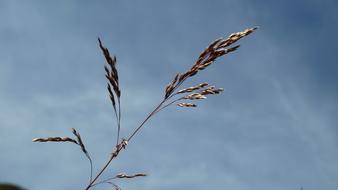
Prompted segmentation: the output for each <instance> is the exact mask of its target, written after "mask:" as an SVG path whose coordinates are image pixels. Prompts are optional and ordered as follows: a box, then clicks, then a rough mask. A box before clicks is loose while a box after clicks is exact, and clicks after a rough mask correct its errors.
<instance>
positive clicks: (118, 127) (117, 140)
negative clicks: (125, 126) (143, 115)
mask: <svg viewBox="0 0 338 190" xmlns="http://www.w3.org/2000/svg"><path fill="white" fill-rule="evenodd" d="M117 101H118V104H119V105H118V106H119V115H118V118H116V119H117V139H116V145H118V144H119V141H120V129H121V101H120V98H118V100H117ZM116 117H117V115H116Z"/></svg>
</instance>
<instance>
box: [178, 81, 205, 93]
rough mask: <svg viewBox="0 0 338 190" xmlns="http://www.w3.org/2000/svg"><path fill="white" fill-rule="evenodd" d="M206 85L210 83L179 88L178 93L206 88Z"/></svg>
mask: <svg viewBox="0 0 338 190" xmlns="http://www.w3.org/2000/svg"><path fill="white" fill-rule="evenodd" d="M206 86H208V83H206V82H204V83H201V84H198V85H196V86H192V87H189V88H185V89H182V90H179V91H178V92H177V94H182V93H186V92H193V91H195V90H199V89H201V88H204V87H206Z"/></svg>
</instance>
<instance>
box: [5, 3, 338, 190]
mask: <svg viewBox="0 0 338 190" xmlns="http://www.w3.org/2000/svg"><path fill="white" fill-rule="evenodd" d="M337 8H338V3H337V2H335V1H333V0H324V1H315V0H307V1H305V0H304V1H301V0H300V1H289V0H286V1H258V0H257V1H248V0H227V1H225V0H224V1H220V0H219V1H217V0H215V1H192V0H191V1H179V0H173V1H155V0H153V1H150V0H149V1H148V0H146V1H128V0H123V1H122V0H110V1H108V0H106V1H100V2H98V1H95V2H93V1H66V0H64V1H42V0H41V1H38V0H36V1H15V0H8V1H6V0H3V1H0V182H10V183H17V184H20V185H21V186H23V187H25V188H27V189H30V190H42V189H48V190H56V189H83V186H84V185H85V184H86V182H87V180H88V175H89V170H88V169H89V168H88V163H87V160H85V158H84V156H83V155H82V154H81V152H80V151H79V150H78V148H77V147H75V146H73V145H71V144H35V143H32V142H31V139H33V138H35V137H47V136H70V135H71V131H70V130H69V129H70V128H72V127H74V128H76V129H77V130H78V131H79V132H80V133H81V135H82V136H83V138H84V140H85V143H86V144H87V147H88V149H89V150H90V152H91V154H92V157H93V159H94V164H95V171H97V169H99V167H101V165H102V164H104V162H105V161H106V160H107V159H108V156H109V153H110V151H111V148H112V146H113V145H114V142H115V136H116V127H115V126H114V124H115V121H114V117H113V113H112V111H111V106H110V102H109V100H108V98H107V93H106V90H105V87H106V86H105V78H104V71H103V64H104V59H103V57H102V55H101V52H100V50H99V48H98V46H97V40H96V39H97V37H98V36H100V37H101V38H102V40H103V42H104V44H105V45H106V46H107V47H108V48H109V49H110V51H111V52H112V53H114V54H116V55H117V59H118V68H119V72H120V82H121V84H120V85H121V89H122V100H121V101H122V113H123V118H122V136H127V135H128V134H129V133H130V132H131V130H132V129H133V128H134V127H135V126H137V124H139V123H140V122H141V121H142V119H143V118H145V116H146V113H147V112H149V111H151V109H152V108H153V107H154V106H155V105H156V104H157V103H158V102H159V101H160V100H161V98H162V97H163V91H164V87H165V86H166V84H167V83H168V82H170V80H171V79H172V78H173V76H174V75H175V74H176V73H177V72H183V71H185V70H186V69H188V68H189V67H190V66H191V65H192V64H193V63H194V61H195V60H196V58H197V57H198V55H199V53H200V52H201V51H202V50H203V49H204V48H205V47H206V46H207V45H208V44H209V43H210V42H211V41H213V40H214V39H216V38H218V37H221V36H227V35H229V34H230V33H232V32H237V31H241V30H243V29H245V28H248V27H252V26H260V28H259V30H258V31H257V32H256V33H254V34H252V35H250V36H249V37H247V38H245V39H243V40H241V41H240V44H241V45H242V46H241V48H240V49H239V50H238V51H237V52H235V53H233V54H231V55H229V56H226V57H224V58H221V59H219V60H218V61H217V62H216V63H215V64H214V65H212V67H210V68H208V69H207V70H206V71H203V73H200V75H199V76H196V77H195V78H194V80H191V81H188V82H187V83H186V86H190V85H193V84H195V83H199V82H205V81H206V82H209V83H211V84H214V85H217V86H219V87H223V88H224V89H225V92H224V93H223V94H221V95H218V96H214V97H210V98H208V99H207V101H203V102H200V103H199V106H198V107H197V108H196V109H179V108H176V107H171V108H169V109H167V110H166V111H164V112H162V113H160V114H159V115H157V116H156V117H154V118H153V119H152V120H151V121H150V122H149V123H148V124H147V125H146V127H145V128H144V129H143V130H142V131H141V133H140V134H138V135H137V136H136V137H135V139H134V140H133V142H130V145H129V146H128V148H127V150H126V151H124V152H123V153H122V154H121V155H120V157H119V158H118V159H117V160H115V161H114V162H113V164H112V165H111V168H110V169H109V170H108V171H107V172H106V173H105V175H104V177H108V176H112V175H114V174H116V173H119V172H131V173H133V172H145V173H148V174H149V176H148V177H146V178H142V179H136V180H130V181H123V180H122V181H117V182H116V183H117V184H119V185H120V186H121V187H122V188H123V189H136V188H137V189H148V190H155V189H161V190H166V189H168V190H169V189H197V190H198V189H216V188H217V189H220V188H221V189H231V190H249V189H250V190H268V189H269V190H270V189H275V190H285V189H289V190H291V189H300V187H303V188H304V190H317V189H325V190H335V189H337V188H338V166H337V160H338V127H337V122H338V120H337V113H338V110H337V105H338V87H337V83H338V77H337V76H338V75H337V72H338V65H337V60H338V57H337V55H338V54H337V53H336V51H337V48H338V47H337V46H338V38H337V35H336V34H337V33H338V25H337V23H338V14H337V11H336V10H337ZM96 189H110V187H109V186H105V185H103V186H100V187H98V188H96Z"/></svg>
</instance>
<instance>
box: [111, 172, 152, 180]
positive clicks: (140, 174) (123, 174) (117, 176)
mask: <svg viewBox="0 0 338 190" xmlns="http://www.w3.org/2000/svg"><path fill="white" fill-rule="evenodd" d="M145 176H147V174H144V173H137V174H133V175H127V174H125V173H119V174H117V175H116V176H115V177H116V178H120V179H122V178H129V179H130V178H135V177H145Z"/></svg>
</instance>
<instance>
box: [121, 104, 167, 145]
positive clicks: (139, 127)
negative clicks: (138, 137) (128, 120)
mask: <svg viewBox="0 0 338 190" xmlns="http://www.w3.org/2000/svg"><path fill="white" fill-rule="evenodd" d="M167 100H168V98H166V99H164V100H162V102H161V103H160V104H158V105H157V107H156V108H155V109H154V110H153V111H152V112H151V113H150V114H149V115H148V116H147V117H146V119H145V120H144V121H143V122H142V123H141V124H140V125H139V126H138V127H137V128H136V129H135V130H134V131H133V132H132V134H131V135H130V136H129V137H128V139H127V141H128V142H129V141H130V140H131V139H132V138H133V137H134V135H135V134H136V133H137V132H138V131H139V130H140V129H141V128H142V127H143V125H144V124H145V123H146V122H147V121H148V120H149V119H150V118H151V117H152V116H153V115H154V114H155V113H156V112H157V110H158V109H159V108H160V107H161V106H162V105H163V104H164V102H166V101H167Z"/></svg>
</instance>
